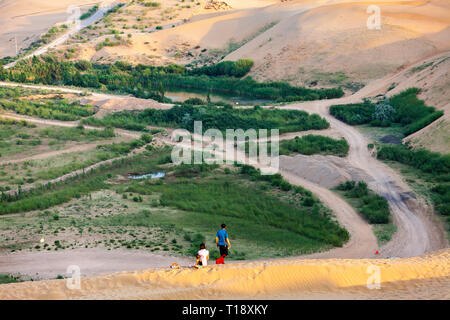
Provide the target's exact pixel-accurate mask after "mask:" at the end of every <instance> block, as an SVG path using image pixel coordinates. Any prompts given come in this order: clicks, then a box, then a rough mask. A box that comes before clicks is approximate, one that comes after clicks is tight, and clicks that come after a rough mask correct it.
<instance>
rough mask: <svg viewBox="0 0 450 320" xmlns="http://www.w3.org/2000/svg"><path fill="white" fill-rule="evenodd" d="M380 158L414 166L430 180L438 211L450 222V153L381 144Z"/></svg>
mask: <svg viewBox="0 0 450 320" xmlns="http://www.w3.org/2000/svg"><path fill="white" fill-rule="evenodd" d="M378 149H379V150H378V159H380V160H385V161H395V162H399V163H401V164H404V165H406V166H408V167H411V168H414V169H415V170H416V171H417V172H416V176H418V177H420V178H421V179H424V180H425V181H426V182H428V184H427V186H426V189H427V191H428V192H429V193H430V196H431V199H432V200H433V202H434V206H435V208H436V211H437V212H438V213H440V214H441V215H443V216H445V217H446V219H447V222H448V223H450V154H446V155H441V154H439V153H436V152H430V151H428V150H424V149H422V150H411V149H409V148H408V147H406V146H403V145H401V146H397V145H396V146H391V145H381V146H379V148H378Z"/></svg>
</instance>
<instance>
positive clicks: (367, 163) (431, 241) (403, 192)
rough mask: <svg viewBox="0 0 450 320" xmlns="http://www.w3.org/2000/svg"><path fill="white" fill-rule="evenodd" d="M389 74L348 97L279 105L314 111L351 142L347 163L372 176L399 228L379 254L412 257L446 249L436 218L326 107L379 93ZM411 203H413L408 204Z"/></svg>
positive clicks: (360, 137) (361, 139)
mask: <svg viewBox="0 0 450 320" xmlns="http://www.w3.org/2000/svg"><path fill="white" fill-rule="evenodd" d="M392 77H393V76H389V77H386V78H384V79H381V80H379V81H376V82H373V83H371V84H370V85H369V86H367V87H365V88H364V89H362V90H361V91H359V92H357V93H356V94H354V95H352V96H349V97H344V98H340V99H332V100H321V101H311V102H306V103H298V104H291V105H287V106H283V107H282V108H283V109H293V110H305V111H309V112H314V113H317V114H319V115H321V116H322V117H324V118H326V119H327V120H328V121H329V122H330V124H331V128H334V129H336V130H337V131H339V132H340V133H341V134H342V135H343V136H344V138H345V139H346V140H347V142H348V143H349V145H350V150H349V155H348V157H347V158H348V160H349V162H350V164H351V165H352V166H354V167H355V168H359V169H361V170H363V171H365V173H366V174H367V175H369V176H370V177H372V178H373V180H374V182H371V183H370V186H371V188H372V189H373V190H375V191H376V192H377V193H379V194H380V195H381V196H383V197H384V198H385V199H386V200H387V201H388V202H389V205H390V208H391V211H392V213H393V215H394V223H395V224H396V225H397V228H398V231H397V233H396V234H395V235H394V237H393V239H392V240H391V241H390V242H389V243H387V244H386V245H385V246H384V247H383V248H382V250H381V256H383V257H390V256H396V257H412V256H419V255H422V254H424V253H428V252H431V251H434V250H437V249H442V248H445V247H446V245H447V241H446V238H445V232H444V230H443V229H442V227H441V226H440V225H438V224H437V223H436V220H435V217H433V216H430V215H429V214H427V212H425V211H424V208H423V207H422V206H420V204H419V203H418V202H417V201H415V200H414V199H413V198H411V197H409V196H408V195H409V192H410V191H411V190H410V189H409V188H408V187H407V185H406V184H405V183H404V182H403V179H402V177H401V176H400V175H399V174H397V173H396V172H395V171H394V170H392V169H391V168H389V167H388V166H387V165H385V164H383V163H381V162H380V161H377V160H376V159H374V158H373V157H372V156H371V154H370V152H369V150H368V148H367V145H368V143H369V142H368V140H367V139H366V138H365V137H364V136H363V135H362V134H361V133H360V132H359V131H358V130H357V129H355V128H354V127H351V126H349V125H347V124H345V123H343V122H341V121H339V120H337V119H336V118H334V117H333V116H331V115H330V113H329V107H330V106H332V105H335V104H349V103H355V102H360V101H361V99H362V97H365V96H370V95H373V93H377V92H380V90H383V88H386V87H387V86H389V84H390V83H391V82H390V80H391V79H392ZM414 202H416V203H415V204H411V203H414ZM355 227H356V226H355Z"/></svg>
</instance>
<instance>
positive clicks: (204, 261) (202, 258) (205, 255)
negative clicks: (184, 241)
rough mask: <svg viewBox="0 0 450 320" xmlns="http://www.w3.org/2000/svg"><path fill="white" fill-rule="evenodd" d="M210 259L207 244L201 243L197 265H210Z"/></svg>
mask: <svg viewBox="0 0 450 320" xmlns="http://www.w3.org/2000/svg"><path fill="white" fill-rule="evenodd" d="M208 260H209V251H208V250H206V247H205V244H204V243H202V244H201V245H200V250H199V251H198V252H197V263H196V264H195V266H196V267H199V266H202V267H206V266H207V265H208Z"/></svg>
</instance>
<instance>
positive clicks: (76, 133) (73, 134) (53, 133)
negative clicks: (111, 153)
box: [40, 126, 116, 141]
mask: <svg viewBox="0 0 450 320" xmlns="http://www.w3.org/2000/svg"><path fill="white" fill-rule="evenodd" d="M40 136H41V137H45V138H50V139H56V140H61V141H95V140H98V139H102V138H103V139H106V138H113V137H115V136H116V135H115V133H114V129H113V128H105V129H102V130H86V129H85V128H84V127H83V126H78V127H73V128H68V127H48V128H45V129H43V130H41V132H40Z"/></svg>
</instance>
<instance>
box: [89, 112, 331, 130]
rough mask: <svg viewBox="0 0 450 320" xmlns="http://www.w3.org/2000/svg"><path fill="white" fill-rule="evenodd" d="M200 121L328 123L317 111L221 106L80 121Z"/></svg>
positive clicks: (222, 126) (240, 125)
mask: <svg viewBox="0 0 450 320" xmlns="http://www.w3.org/2000/svg"><path fill="white" fill-rule="evenodd" d="M195 121H202V124H203V130H204V131H205V130H208V129H210V128H213V129H219V130H221V131H223V132H225V130H226V129H243V130H247V129H279V130H280V132H281V133H283V132H293V131H304V130H312V129H314V130H321V129H327V128H329V126H330V124H329V123H328V122H327V121H326V120H325V119H323V118H322V117H320V116H319V115H317V114H312V115H310V114H308V113H307V112H305V111H298V110H280V109H275V110H269V109H261V108H254V109H223V108H220V107H216V106H208V107H194V106H192V105H181V106H174V107H173V108H171V109H169V110H157V109H146V110H144V111H140V112H129V111H123V112H116V113H113V114H109V115H106V116H105V117H103V118H102V119H99V118H94V117H90V118H87V119H83V120H82V122H83V123H84V124H90V125H96V126H112V127H118V128H125V129H130V130H145V128H146V126H148V125H154V126H169V127H181V128H185V129H187V130H189V131H191V132H192V131H193V130H194V122H195Z"/></svg>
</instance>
